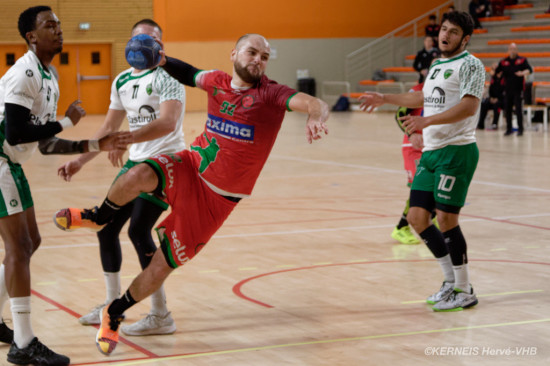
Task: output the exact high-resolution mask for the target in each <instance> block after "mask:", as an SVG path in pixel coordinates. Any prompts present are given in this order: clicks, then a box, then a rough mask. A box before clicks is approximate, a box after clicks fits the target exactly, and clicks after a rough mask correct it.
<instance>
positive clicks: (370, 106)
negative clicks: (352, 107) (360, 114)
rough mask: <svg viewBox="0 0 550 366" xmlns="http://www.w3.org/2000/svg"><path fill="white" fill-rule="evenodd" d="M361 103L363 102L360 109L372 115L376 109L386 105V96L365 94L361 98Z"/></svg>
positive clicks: (371, 93)
mask: <svg viewBox="0 0 550 366" xmlns="http://www.w3.org/2000/svg"><path fill="white" fill-rule="evenodd" d="M359 101H360V102H361V105H359V109H361V110H362V111H364V112H367V113H371V112H372V111H374V109H375V108H377V107H380V106H381V105H382V104H384V95H383V94H380V93H374V92H365V93H363V95H361V96H360V97H359Z"/></svg>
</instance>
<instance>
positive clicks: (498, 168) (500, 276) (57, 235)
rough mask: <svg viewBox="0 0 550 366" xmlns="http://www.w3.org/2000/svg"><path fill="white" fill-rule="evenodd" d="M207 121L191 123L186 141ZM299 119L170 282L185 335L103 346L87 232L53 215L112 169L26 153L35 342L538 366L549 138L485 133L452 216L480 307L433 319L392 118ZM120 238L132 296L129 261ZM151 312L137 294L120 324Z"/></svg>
mask: <svg viewBox="0 0 550 366" xmlns="http://www.w3.org/2000/svg"><path fill="white" fill-rule="evenodd" d="M204 115H205V114H204V113H188V115H187V116H186V120H185V122H184V126H185V127H184V130H185V133H186V141H187V143H188V144H189V143H190V142H191V141H192V138H194V137H195V136H196V135H197V134H198V133H200V131H201V130H202V125H203V123H204ZM101 122H102V116H88V117H86V118H85V119H84V120H83V121H81V122H80V124H79V125H78V126H77V127H75V128H74V129H72V130H69V131H67V132H65V133H64V135H62V136H64V137H68V138H85V137H87V136H91V134H92V133H93V132H94V131H95V130H96V129H97V128H98V126H99V124H100V123H101ZM304 124H305V116H304V115H300V114H297V113H290V114H287V117H286V120H285V122H284V124H283V128H282V129H281V133H280V135H279V139H278V141H277V143H276V145H275V147H274V150H273V153H272V155H271V157H270V159H269V160H268V162H267V164H266V166H265V168H264V171H263V174H262V175H261V177H260V179H259V181H258V183H257V185H256V188H255V191H254V193H253V195H252V197H251V198H249V199H246V200H243V201H242V202H241V203H240V204H239V206H238V207H237V208H236V210H235V211H234V212H233V214H232V215H231V216H230V218H229V219H228V221H227V222H226V224H225V225H224V226H223V227H222V228H221V230H220V231H219V232H218V233H217V234H216V236H215V237H214V238H213V240H212V241H211V242H210V243H209V245H207V246H206V248H205V249H204V250H203V251H202V252H201V253H200V255H199V256H197V257H196V258H195V259H193V260H192V261H191V262H190V263H189V264H188V265H186V266H184V267H183V268H180V269H178V270H177V271H175V272H174V274H173V275H172V276H171V277H170V278H169V279H168V281H167V282H166V284H165V287H166V293H167V298H168V307H169V309H170V310H171V311H172V315H173V317H174V318H175V320H176V323H177V326H178V330H177V332H176V333H175V334H173V335H169V336H149V337H125V336H122V338H121V342H120V344H119V346H118V348H117V349H116V351H115V352H114V354H113V355H111V356H110V357H105V356H103V355H101V354H100V353H99V352H98V351H97V349H96V347H95V345H94V337H95V333H96V328H94V327H90V326H82V325H80V324H79V323H78V322H77V319H78V317H79V316H81V315H82V314H85V313H87V312H88V311H89V310H90V308H92V307H93V306H95V305H97V304H99V303H101V302H103V301H104V298H105V290H104V282H103V276H102V270H101V265H100V260H99V254H98V246H97V241H96V238H95V235H94V234H93V233H90V232H86V231H77V232H72V233H67V232H62V231H60V230H58V229H57V228H56V227H55V226H54V225H53V223H52V215H53V214H54V212H55V211H56V210H57V209H60V208H63V207H68V206H76V207H88V206H92V205H95V204H99V203H100V202H101V201H102V200H103V197H104V196H105V194H106V192H107V189H108V187H109V185H110V183H111V181H112V179H113V177H114V176H115V175H116V173H117V171H118V170H117V169H116V168H113V167H111V166H110V165H109V163H108V161H107V158H106V154H104V155H102V156H100V157H98V158H96V159H95V160H94V161H92V162H91V163H89V164H88V166H86V167H85V168H84V169H83V171H81V172H80V173H79V174H78V175H76V176H75V177H74V179H73V181H72V182H71V183H66V182H63V181H61V180H60V179H59V178H58V177H57V176H56V169H57V167H58V166H59V165H60V164H61V163H62V162H64V161H67V160H68V159H70V157H67V156H41V155H40V154H38V153H37V154H35V156H34V157H33V158H32V159H31V161H29V162H28V163H26V164H25V165H24V169H25V172H26V174H27V176H28V178H29V181H30V184H31V189H32V192H33V195H34V199H35V207H36V213H37V218H38V221H39V226H40V230H41V234H42V238H43V241H42V246H41V248H40V249H39V250H38V252H37V253H36V254H35V256H34V257H33V260H32V288H33V295H34V296H33V300H32V306H33V308H32V309H33V314H32V318H33V327H34V331H35V333H36V335H37V336H38V337H39V338H40V339H41V340H42V341H43V342H44V343H45V344H46V345H48V346H49V347H51V348H52V349H54V350H55V351H57V352H60V353H64V354H66V355H68V356H70V357H71V360H72V362H73V363H74V364H75V365H103V364H109V365H166V366H174V365H224V366H225V365H239V366H240V365H331V366H334V365H346V366H347V365H438V366H444V365H471V364H478V365H484V366H488V365H499V366H503V365H520V364H524V365H548V363H549V361H550V350H549V349H548V347H547V340H548V339H549V338H550V316H549V315H548V314H549V312H548V310H549V305H548V304H549V303H550V288H549V285H548V284H549V283H550V259H549V258H550V239H549V238H550V232H549V230H550V224H549V221H548V220H549V216H550V208H549V207H550V186H549V184H548V182H550V179H549V178H550V169H549V167H550V141H549V138H548V134H547V133H543V132H535V131H526V133H525V135H524V136H523V137H521V138H518V137H516V136H512V137H506V138H505V137H504V136H503V135H502V134H503V131H498V132H496V131H481V132H479V133H478V145H479V149H480V152H481V157H480V162H479V165H478V169H477V172H476V174H475V177H474V181H473V183H472V185H471V187H470V192H469V195H468V199H467V205H466V206H465V207H464V209H463V211H462V216H461V218H462V219H461V227H462V230H463V232H464V234H465V236H466V239H467V242H468V247H469V258H470V269H471V282H472V284H473V286H474V288H475V291H476V292H477V294H478V296H479V301H480V302H479V305H478V306H476V307H475V308H473V309H470V310H467V311H463V312H457V313H442V314H441V313H434V312H433V311H432V310H431V308H430V307H429V306H428V305H426V304H425V303H424V302H423V299H425V298H426V297H427V296H428V295H430V294H431V293H432V292H434V291H436V290H437V289H439V286H440V285H441V281H442V276H441V273H440V270H439V266H438V265H437V263H436V262H435V261H434V260H433V259H432V256H431V254H430V253H429V251H428V250H427V249H426V247H425V245H424V244H420V245H410V246H406V245H399V244H397V243H396V242H395V241H394V240H393V239H391V237H390V233H391V231H392V229H393V227H394V226H395V224H396V223H397V222H398V219H399V217H400V214H401V212H402V210H403V207H404V204H405V200H406V199H407V197H408V189H407V187H406V176H405V173H404V171H403V168H402V166H403V163H402V157H401V147H400V146H401V138H402V135H401V132H400V131H399V130H398V128H397V127H396V125H395V122H394V121H393V114H391V113H377V114H371V115H368V114H363V113H360V112H349V113H347V112H345V113H333V114H332V116H331V119H330V121H329V125H330V134H329V135H328V136H326V137H325V138H323V139H322V140H321V141H317V142H315V143H314V144H313V145H311V146H310V145H308V144H307V143H306V141H305V137H304V133H303V131H304ZM121 239H122V241H123V256H124V262H123V267H122V276H123V277H122V278H123V279H122V281H123V289H124V290H125V289H126V288H127V286H128V285H129V283H130V281H131V280H132V278H133V277H134V276H135V275H136V274H137V273H138V272H139V264H138V261H137V257H136V255H135V253H134V250H133V247H132V245H131V244H130V243H129V240H128V237H127V235H126V234H125V233H124V235H123V236H122V237H121ZM148 310H149V300H145V301H144V302H143V303H141V304H138V305H136V306H135V307H133V308H132V309H130V310H129V311H128V312H127V314H126V315H127V320H126V322H134V321H136V320H138V319H139V318H140V317H141V316H142V314H145V313H147V311H148ZM3 315H4V318H7V320H8V322H9V321H10V319H11V314H10V312H9V305H7V306H6V307H5V309H4V314H3ZM8 324H9V323H8ZM7 351H8V346H7V345H3V346H0V353H1V354H0V364H5V362H6V361H5V354H6V353H7Z"/></svg>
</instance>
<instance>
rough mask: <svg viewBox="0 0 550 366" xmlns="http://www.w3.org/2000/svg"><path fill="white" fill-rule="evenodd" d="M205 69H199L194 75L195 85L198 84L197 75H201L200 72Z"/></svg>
mask: <svg viewBox="0 0 550 366" xmlns="http://www.w3.org/2000/svg"><path fill="white" fill-rule="evenodd" d="M203 71H204V70H199V71H197V72H196V73H195V75H193V82H194V83H195V86H197V76H199V74H200V73H201V72H203Z"/></svg>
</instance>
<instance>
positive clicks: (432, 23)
mask: <svg viewBox="0 0 550 366" xmlns="http://www.w3.org/2000/svg"><path fill="white" fill-rule="evenodd" d="M428 21H429V23H428V25H427V26H426V28H424V30H425V32H426V37H432V38H433V40H434V44H437V36H438V35H439V24H437V18H436V17H435V14H432V15H430V16H429V17H428Z"/></svg>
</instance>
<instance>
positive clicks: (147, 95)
mask: <svg viewBox="0 0 550 366" xmlns="http://www.w3.org/2000/svg"><path fill="white" fill-rule="evenodd" d="M168 100H179V101H180V102H181V103H182V112H181V115H180V116H179V118H178V122H177V126H176V128H175V130H174V131H172V132H170V133H169V134H167V135H165V136H162V137H159V138H158V139H155V140H151V141H144V142H140V143H136V144H132V146H131V147H130V150H129V159H130V160H132V161H135V162H141V161H143V160H145V159H147V158H150V157H152V156H155V155H158V154H170V153H175V152H177V151H181V150H183V149H185V141H184V140H183V131H182V124H183V115H184V113H185V112H184V111H185V88H184V87H183V85H182V84H180V83H179V82H178V81H177V80H176V79H174V78H172V77H171V76H170V75H168V73H167V72H166V71H164V70H163V69H162V68H160V67H157V68H155V69H152V70H143V71H140V72H136V71H135V70H134V69H133V68H130V69H128V70H125V71H123V72H121V73H120V74H119V75H118V76H117V77H116V78H115V80H114V81H113V85H112V86H111V105H110V106H109V109H116V110H124V111H126V116H127V118H128V123H129V125H130V131H135V130H138V129H140V128H141V127H143V126H145V125H147V124H149V123H151V122H152V121H154V120H155V119H157V118H159V117H160V105H161V103H163V102H165V101H168Z"/></svg>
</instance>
